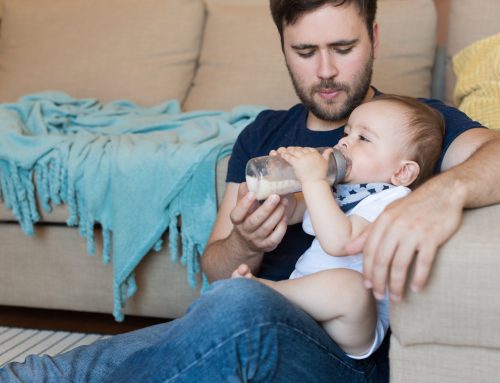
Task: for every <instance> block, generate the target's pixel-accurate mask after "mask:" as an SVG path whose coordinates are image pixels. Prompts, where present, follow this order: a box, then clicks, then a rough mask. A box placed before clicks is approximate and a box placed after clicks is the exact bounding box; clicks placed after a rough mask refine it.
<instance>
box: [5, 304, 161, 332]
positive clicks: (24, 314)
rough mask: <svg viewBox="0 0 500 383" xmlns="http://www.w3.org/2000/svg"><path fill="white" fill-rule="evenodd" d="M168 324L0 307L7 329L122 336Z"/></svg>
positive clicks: (159, 319)
mask: <svg viewBox="0 0 500 383" xmlns="http://www.w3.org/2000/svg"><path fill="white" fill-rule="evenodd" d="M167 321H168V320H166V319H163V318H149V317H134V316H129V315H126V316H125V320H124V321H123V322H121V323H120V322H116V321H115V320H114V318H113V316H112V315H111V314H97V313H82V312H74V311H62V310H44V309H32V308H23V307H10V306H0V326H6V327H21V328H30V329H40V330H62V331H72V332H84V333H96V334H120V333H123V332H128V331H132V330H136V329H139V328H143V327H147V326H151V325H154V324H157V323H164V322H167Z"/></svg>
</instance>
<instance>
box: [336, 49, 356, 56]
mask: <svg viewBox="0 0 500 383" xmlns="http://www.w3.org/2000/svg"><path fill="white" fill-rule="evenodd" d="M351 51H352V47H349V48H344V49H341V48H335V52H337V53H338V54H340V55H346V54H348V53H350V52H351Z"/></svg>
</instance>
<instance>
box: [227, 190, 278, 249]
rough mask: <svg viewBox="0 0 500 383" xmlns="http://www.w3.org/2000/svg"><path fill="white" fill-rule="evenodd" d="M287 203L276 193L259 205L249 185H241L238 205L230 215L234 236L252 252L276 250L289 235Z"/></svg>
mask: <svg viewBox="0 0 500 383" xmlns="http://www.w3.org/2000/svg"><path fill="white" fill-rule="evenodd" d="M287 204H288V199H287V198H280V197H279V196H278V195H276V194H273V195H271V196H269V197H268V198H267V199H266V200H265V201H264V203H263V204H262V205H260V206H259V203H258V202H257V201H256V199H255V194H254V193H249V192H248V188H247V186H246V183H242V184H240V187H239V188H238V202H237V204H236V206H235V207H234V208H233V210H231V213H230V219H231V222H232V224H233V226H234V228H233V235H236V236H237V237H238V239H239V242H240V243H241V244H242V246H244V247H246V248H247V250H248V251H249V252H251V253H262V252H269V251H271V250H274V249H275V248H276V246H278V244H279V243H280V242H281V240H282V239H283V236H284V235H285V233H286V229H287V219H286V214H285V212H286V206H287Z"/></svg>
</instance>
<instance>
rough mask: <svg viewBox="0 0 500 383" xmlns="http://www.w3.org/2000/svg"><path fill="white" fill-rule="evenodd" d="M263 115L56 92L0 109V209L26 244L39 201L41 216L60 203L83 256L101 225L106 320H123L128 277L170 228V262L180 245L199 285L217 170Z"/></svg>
mask: <svg viewBox="0 0 500 383" xmlns="http://www.w3.org/2000/svg"><path fill="white" fill-rule="evenodd" d="M260 110H261V109H260V108H258V107H250V106H248V107H244V106H242V107H237V108H235V109H233V110H232V111H230V112H220V111H197V112H190V113H181V112H180V107H179V104H178V102H177V101H169V102H166V103H164V104H160V105H157V106H155V107H152V108H144V107H140V106H138V105H136V104H133V103H131V102H128V101H116V102H112V103H107V104H102V103H100V102H98V101H97V100H94V99H74V98H71V97H70V96H68V95H67V94H64V93H60V92H44V93H38V94H33V95H29V96H26V97H23V98H21V99H20V100H19V101H18V102H16V103H11V104H1V105H0V180H1V184H0V200H3V201H4V203H5V204H6V206H7V207H8V208H10V209H11V210H12V212H13V214H14V216H15V217H16V219H17V220H18V221H19V223H20V225H21V228H22V230H23V231H24V232H25V233H26V234H28V235H33V233H34V226H33V225H34V223H35V222H37V221H38V220H39V212H38V210H37V205H36V202H35V201H36V198H37V197H36V195H37V196H38V200H39V201H40V203H41V206H42V208H43V209H44V210H45V211H47V212H50V210H51V206H52V205H54V204H55V205H57V204H61V203H65V204H67V206H68V210H69V218H68V220H67V224H68V225H70V226H78V227H79V229H80V233H81V234H82V236H83V237H85V238H86V239H87V247H88V252H89V253H90V254H94V252H95V245H94V238H93V235H94V226H95V225H96V224H97V223H99V224H100V225H101V227H102V233H103V238H104V241H103V242H104V248H103V259H104V262H105V263H108V262H109V261H110V260H111V263H112V265H113V274H114V296H115V302H114V312H113V314H114V316H115V318H116V320H123V314H122V307H123V305H124V303H125V300H126V298H127V297H130V296H132V295H133V294H134V292H135V290H136V285H135V281H134V269H135V268H136V266H137V265H138V264H139V262H140V261H141V260H142V259H143V257H144V256H145V255H146V253H147V252H148V251H149V250H151V249H152V248H154V249H155V250H158V251H159V250H160V249H161V246H162V241H161V237H162V235H163V234H164V232H165V231H166V230H167V229H168V230H169V247H170V251H171V254H172V259H173V260H176V259H177V257H178V248H177V247H178V246H177V244H178V237H179V235H180V236H181V239H182V255H181V262H182V263H183V264H185V265H186V266H187V275H188V281H189V282H190V284H191V285H192V286H196V273H198V272H199V263H198V258H199V255H200V254H201V253H202V252H203V249H204V246H205V244H206V241H207V240H208V236H209V234H210V230H211V226H212V224H213V222H214V220H215V216H216V208H217V206H216V194H215V190H216V189H215V169H216V162H217V161H218V160H219V159H220V158H222V157H223V156H227V155H229V153H230V151H231V148H232V146H233V143H234V141H235V139H236V137H237V135H238V133H239V132H240V131H241V130H242V128H243V127H245V126H246V125H247V124H249V123H250V122H252V121H253V119H254V118H255V116H256V115H257V113H258V112H259V111H260ZM34 180H36V182H35V181H34ZM179 217H182V231H181V233H179V231H178V229H177V223H178V218H179ZM111 249H112V250H111ZM111 251H112V256H111V254H110V253H111Z"/></svg>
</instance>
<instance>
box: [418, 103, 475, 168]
mask: <svg viewBox="0 0 500 383" xmlns="http://www.w3.org/2000/svg"><path fill="white" fill-rule="evenodd" d="M421 100H423V101H424V102H425V103H426V104H427V105H429V106H431V107H433V108H434V109H436V110H438V111H439V112H441V114H442V115H443V117H444V121H445V133H444V140H443V149H442V150H441V156H440V157H439V160H438V162H437V163H436V167H435V169H434V171H435V173H439V171H440V169H441V164H442V162H443V158H444V155H445V154H446V151H447V150H448V148H449V147H450V145H451V143H452V142H453V141H454V140H455V139H456V138H457V137H458V136H460V135H461V134H462V133H464V132H466V131H467V130H470V129H474V128H484V127H483V126H482V125H481V123H480V122H478V121H474V120H473V119H471V118H470V117H469V116H467V115H466V114H465V113H464V112H462V111H460V110H458V109H457V108H454V107H452V106H448V105H446V104H445V103H443V102H441V101H439V100H432V99H421Z"/></svg>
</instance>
